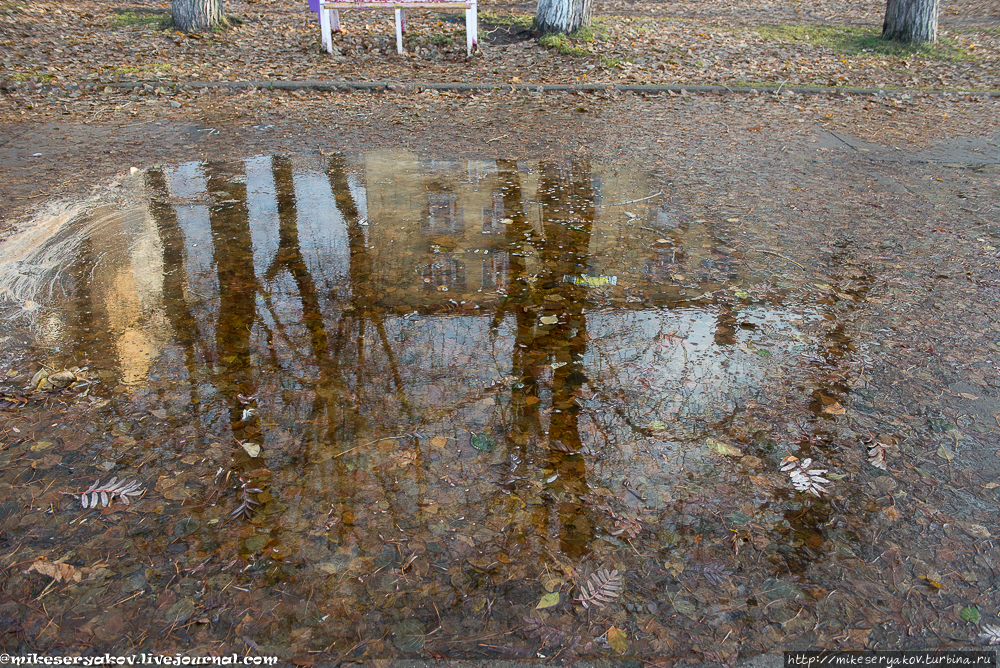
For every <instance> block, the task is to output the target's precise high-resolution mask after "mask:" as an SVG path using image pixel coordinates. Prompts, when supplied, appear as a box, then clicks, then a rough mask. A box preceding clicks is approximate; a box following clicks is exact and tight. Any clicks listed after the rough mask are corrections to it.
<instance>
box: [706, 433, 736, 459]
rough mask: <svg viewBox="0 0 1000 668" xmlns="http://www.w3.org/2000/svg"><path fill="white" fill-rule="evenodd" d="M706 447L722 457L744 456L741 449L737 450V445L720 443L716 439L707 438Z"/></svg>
mask: <svg viewBox="0 0 1000 668" xmlns="http://www.w3.org/2000/svg"><path fill="white" fill-rule="evenodd" d="M705 445H707V446H708V449H709V450H711V451H712V452H716V453H718V454H720V455H724V456H726V457H742V456H743V451H742V450H740V449H739V448H737V447H736V446H735V445H729V444H728V443H724V442H722V441H718V440H716V439H714V438H706V439H705Z"/></svg>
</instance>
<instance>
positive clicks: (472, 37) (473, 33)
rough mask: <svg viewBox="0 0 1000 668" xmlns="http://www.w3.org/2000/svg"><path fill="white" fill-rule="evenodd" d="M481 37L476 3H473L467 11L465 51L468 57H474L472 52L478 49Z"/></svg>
mask: <svg viewBox="0 0 1000 668" xmlns="http://www.w3.org/2000/svg"><path fill="white" fill-rule="evenodd" d="M478 37H479V17H478V16H477V15H476V3H475V2H473V3H472V4H471V5H470V7H469V8H468V9H466V10H465V50H466V54H467V55H470V56H471V55H472V50H473V49H474V48H476V40H477V38H478Z"/></svg>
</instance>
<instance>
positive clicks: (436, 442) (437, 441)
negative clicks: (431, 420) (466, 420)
mask: <svg viewBox="0 0 1000 668" xmlns="http://www.w3.org/2000/svg"><path fill="white" fill-rule="evenodd" d="M431 445H433V446H434V447H435V448H443V447H444V446H446V445H448V439H447V438H445V437H444V436H435V437H434V438H432V439H431Z"/></svg>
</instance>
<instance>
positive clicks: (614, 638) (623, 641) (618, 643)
mask: <svg viewBox="0 0 1000 668" xmlns="http://www.w3.org/2000/svg"><path fill="white" fill-rule="evenodd" d="M608 642H609V643H610V644H611V649H613V650H615V651H616V652H618V653H619V654H624V653H625V652H627V651H628V636H627V635H625V632H624V631H622V630H621V629H619V628H617V627H614V626H612V627H611V628H610V629H608Z"/></svg>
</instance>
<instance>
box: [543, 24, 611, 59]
mask: <svg viewBox="0 0 1000 668" xmlns="http://www.w3.org/2000/svg"><path fill="white" fill-rule="evenodd" d="M602 35H603V30H602V28H601V27H600V26H598V27H595V26H593V25H590V26H584V27H583V28H580V29H579V30H577V31H576V32H574V33H572V34H569V35H564V34H562V33H552V34H549V35H543V36H542V37H539V38H538V43H539V44H540V45H542V46H544V47H545V48H546V49H552V50H553V51H555V52H556V53H561V54H562V55H564V56H589V55H591V52H590V49H588V48H586V47H584V46H581V45H583V44H592V43H593V42H595V41H596V40H597V39H598V38H599V37H601V36H602Z"/></svg>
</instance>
